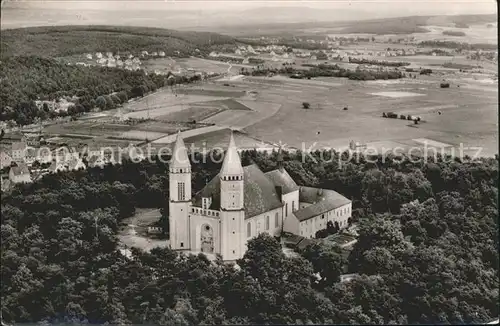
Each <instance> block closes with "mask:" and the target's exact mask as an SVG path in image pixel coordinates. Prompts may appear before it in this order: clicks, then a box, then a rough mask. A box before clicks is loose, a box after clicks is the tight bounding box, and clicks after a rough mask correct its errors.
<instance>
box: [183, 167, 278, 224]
mask: <svg viewBox="0 0 500 326" xmlns="http://www.w3.org/2000/svg"><path fill="white" fill-rule="evenodd" d="M243 175H244V178H243V187H244V201H245V203H244V209H245V218H250V217H253V216H257V215H260V214H262V213H265V212H268V211H271V210H273V209H276V208H278V207H281V206H282V203H281V201H280V199H279V197H278V194H277V193H276V188H275V187H274V184H273V183H272V182H271V180H269V179H268V178H267V177H266V175H265V174H264V173H263V172H262V171H261V170H260V169H259V167H258V166H257V165H249V166H245V167H244V168H243ZM203 197H211V198H212V205H211V206H210V209H213V210H220V174H218V175H217V176H215V178H213V179H212V180H211V181H210V182H209V183H208V184H207V185H206V186H205V188H203V189H202V190H201V191H200V192H199V193H197V194H196V195H195V196H194V199H193V202H194V203H193V204H194V205H195V206H197V207H201V203H202V198H203Z"/></svg>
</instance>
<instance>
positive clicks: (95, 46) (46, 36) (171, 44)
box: [0, 25, 235, 60]
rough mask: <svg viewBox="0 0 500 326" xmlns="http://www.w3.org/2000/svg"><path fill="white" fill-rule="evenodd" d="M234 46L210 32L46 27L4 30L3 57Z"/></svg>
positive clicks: (228, 39) (176, 51)
mask: <svg viewBox="0 0 500 326" xmlns="http://www.w3.org/2000/svg"><path fill="white" fill-rule="evenodd" d="M223 44H235V39H234V38H232V37H230V36H226V35H221V34H216V33H208V32H188V31H176V30H170V29H163V28H151V27H131V26H98V25H94V26H46V27H29V28H17V29H8V30H4V31H2V38H1V45H2V46H1V52H0V53H1V58H2V60H4V59H6V58H8V57H11V56H31V55H35V56H41V57H62V56H70V55H75V54H84V53H95V52H108V51H111V52H113V53H122V54H123V53H132V54H134V55H137V54H138V53H140V52H141V51H150V52H152V51H164V52H165V53H166V54H167V56H171V55H174V54H179V55H190V54H193V53H194V51H195V50H196V49H198V50H200V51H202V52H207V53H209V52H210V49H211V46H217V45H223Z"/></svg>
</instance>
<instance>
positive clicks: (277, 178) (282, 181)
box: [266, 169, 299, 194]
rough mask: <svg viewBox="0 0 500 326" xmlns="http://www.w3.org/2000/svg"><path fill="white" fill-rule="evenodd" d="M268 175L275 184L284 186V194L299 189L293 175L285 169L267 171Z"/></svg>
mask: <svg viewBox="0 0 500 326" xmlns="http://www.w3.org/2000/svg"><path fill="white" fill-rule="evenodd" d="M266 176H267V177H268V178H269V179H270V180H271V181H272V182H273V183H274V185H275V186H278V187H282V189H283V194H288V193H290V192H293V191H296V190H299V186H297V184H296V183H295V181H293V179H292V177H291V176H290V175H289V174H288V172H286V170H285V169H281V170H280V169H276V170H273V171H269V172H267V173H266Z"/></svg>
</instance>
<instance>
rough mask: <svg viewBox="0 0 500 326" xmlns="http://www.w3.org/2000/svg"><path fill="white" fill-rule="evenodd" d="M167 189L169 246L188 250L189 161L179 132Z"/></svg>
mask: <svg viewBox="0 0 500 326" xmlns="http://www.w3.org/2000/svg"><path fill="white" fill-rule="evenodd" d="M169 190H170V200H169V219H168V223H169V230H170V247H171V248H172V249H174V250H188V249H190V248H189V246H190V245H189V244H190V241H189V208H190V206H191V163H190V162H189V158H188V154H187V149H186V146H185V145H184V141H183V140H182V137H181V134H180V132H179V133H178V134H177V140H176V142H175V146H174V151H173V153H172V159H171V161H170V166H169Z"/></svg>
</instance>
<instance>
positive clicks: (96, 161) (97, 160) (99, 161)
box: [87, 155, 106, 169]
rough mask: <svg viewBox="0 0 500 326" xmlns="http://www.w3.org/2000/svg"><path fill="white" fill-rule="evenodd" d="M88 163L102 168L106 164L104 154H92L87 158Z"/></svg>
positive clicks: (90, 165)
mask: <svg viewBox="0 0 500 326" xmlns="http://www.w3.org/2000/svg"><path fill="white" fill-rule="evenodd" d="M87 165H88V166H89V167H91V168H95V167H100V168H101V169H102V168H103V167H104V166H105V165H106V162H105V161H104V157H103V156H95V155H94V156H92V157H90V158H88V159H87Z"/></svg>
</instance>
